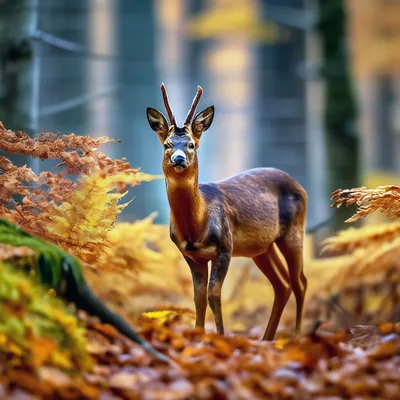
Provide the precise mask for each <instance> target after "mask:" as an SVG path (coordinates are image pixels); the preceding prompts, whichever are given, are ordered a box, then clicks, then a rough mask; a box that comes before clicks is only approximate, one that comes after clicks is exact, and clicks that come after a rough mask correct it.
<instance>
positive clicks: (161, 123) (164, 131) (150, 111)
mask: <svg viewBox="0 0 400 400" xmlns="http://www.w3.org/2000/svg"><path fill="white" fill-rule="evenodd" d="M147 119H148V121H149V124H150V127H151V129H153V131H154V132H156V133H157V134H158V136H159V137H160V140H161V141H162V142H164V140H165V139H166V137H167V135H168V122H167V120H166V119H165V117H164V115H162V114H161V113H160V111H157V110H156V109H155V108H151V107H147Z"/></svg>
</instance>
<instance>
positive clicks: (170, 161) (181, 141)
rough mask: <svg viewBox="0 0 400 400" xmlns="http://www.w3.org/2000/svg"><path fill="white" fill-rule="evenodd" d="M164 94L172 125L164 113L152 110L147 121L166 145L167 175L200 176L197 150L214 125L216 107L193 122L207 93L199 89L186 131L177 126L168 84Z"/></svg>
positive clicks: (187, 119) (164, 167)
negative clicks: (195, 174)
mask: <svg viewBox="0 0 400 400" xmlns="http://www.w3.org/2000/svg"><path fill="white" fill-rule="evenodd" d="M161 92H162V95H163V99H164V104H165V108H166V110H167V113H168V117H169V121H170V124H168V122H167V120H166V118H165V117H164V115H163V114H162V113H161V112H160V111H158V110H156V109H154V108H150V107H148V108H147V119H148V121H149V124H150V127H151V129H152V130H153V131H154V132H156V133H157V135H158V137H159V139H160V141H161V143H162V144H163V145H164V157H163V171H164V174H165V175H166V176H167V175H171V174H174V175H176V174H183V175H187V174H193V173H196V172H197V168H198V166H197V149H198V148H199V145H200V138H201V135H202V134H203V132H205V131H206V130H207V129H208V128H209V127H210V126H211V123H212V121H213V118H214V106H210V107H208V108H206V109H205V110H203V111H201V112H200V113H198V114H197V115H196V116H195V117H194V118H193V116H194V114H195V112H196V109H197V106H198V104H199V102H200V97H201V95H202V93H203V89H202V88H201V87H200V86H198V87H197V94H196V96H195V97H194V99H193V103H192V106H191V108H190V110H189V113H188V115H187V117H186V120H185V122H184V124H183V127H182V128H180V127H178V126H177V124H176V121H175V117H174V113H173V112H172V109H171V106H170V104H169V101H168V95H167V90H166V88H165V86H164V84H162V85H161Z"/></svg>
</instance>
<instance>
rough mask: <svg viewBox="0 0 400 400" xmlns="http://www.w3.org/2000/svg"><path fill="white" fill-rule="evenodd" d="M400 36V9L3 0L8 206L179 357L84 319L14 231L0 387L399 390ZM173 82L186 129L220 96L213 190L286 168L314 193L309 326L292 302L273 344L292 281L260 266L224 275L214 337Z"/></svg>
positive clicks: (1, 110) (1, 75) (195, 392)
mask: <svg viewBox="0 0 400 400" xmlns="http://www.w3.org/2000/svg"><path fill="white" fill-rule="evenodd" d="M399 27H400V3H399V2H396V1H389V0H347V1H344V0H285V1H282V0H214V1H206V0H190V1H186V0H152V1H147V0H139V1H136V0H135V1H127V0H126V1H124V0H120V1H115V2H114V1H107V0H85V1H82V0H65V1H64V0H58V1H50V0H13V1H11V0H10V1H7V0H0V59H1V63H0V121H1V124H0V217H1V218H4V219H6V220H8V221H11V222H13V223H16V224H18V225H19V226H21V227H22V228H23V229H24V230H25V231H26V232H29V233H30V234H33V235H35V236H37V237H38V238H40V239H41V240H44V241H47V242H50V243H53V244H55V245H57V246H58V247H59V248H60V249H62V250H63V251H66V252H68V253H69V254H71V255H72V256H74V257H75V258H76V259H77V260H79V262H80V263H81V264H82V269H83V273H84V276H85V278H86V280H87V282H88V284H89V285H90V286H91V287H92V289H93V290H94V291H95V293H96V294H97V295H98V296H99V298H101V299H102V300H103V301H104V302H106V303H107V304H108V305H109V306H110V307H111V308H112V309H113V310H114V311H116V312H118V313H119V314H120V315H122V316H124V318H126V319H127V320H129V321H130V322H131V323H132V324H133V326H135V329H136V330H137V332H138V333H140V334H141V335H142V336H143V337H145V338H146V339H147V340H148V341H149V342H150V343H151V344H152V345H153V346H154V347H155V348H156V349H157V350H159V351H160V352H162V353H164V354H166V355H168V356H170V357H171V358H173V359H174V360H175V361H176V362H177V364H178V365H179V368H178V369H174V368H172V367H168V366H165V365H162V364H161V363H159V362H158V361H156V360H154V359H152V357H151V356H150V355H149V354H147V353H146V352H145V351H143V350H142V349H141V348H140V347H139V346H137V345H134V344H132V343H131V342H130V341H129V340H127V339H126V338H124V337H122V336H121V335H119V334H118V333H117V331H116V330H115V329H113V328H112V327H111V326H110V325H106V324H101V323H99V321H98V320H96V318H92V317H90V316H88V315H87V314H85V313H83V312H78V313H77V314H76V313H75V312H74V309H73V307H72V308H71V306H70V304H68V303H67V302H64V301H62V300H61V299H60V296H58V294H59V293H57V291H54V290H47V288H46V287H42V286H40V285H39V284H38V283H37V280H36V277H35V276H34V275H35V273H33V272H32V270H35V267H36V266H37V265H39V264H38V263H39V260H40V257H39V256H38V254H39V253H38V251H37V249H35V248H31V247H29V246H27V245H23V244H22V243H20V244H18V245H16V244H15V243H16V242H15V241H14V244H10V243H9V241H8V239H7V240H6V239H5V233H4V231H2V230H1V229H0V259H1V260H2V264H1V268H0V275H1V277H0V308H1V313H0V314H1V316H0V393H1V395H0V397H2V398H15V399H19V398H21V399H22V398H23V399H25V398H27V399H29V398H62V399H64V398H65V399H70V398H88V399H92V398H93V399H94V398H102V399H118V398H129V399H130V398H132V399H137V398H144V399H187V398H188V399H189V398H190V399H192V398H199V399H200V398H201V399H209V398H222V399H224V398H229V399H244V398H287V399H290V398H296V399H308V398H320V399H324V398H325V399H328V398H330V399H336V398H337V399H340V398H346V399H347V398H349V399H350V398H388V399H391V398H393V399H395V398H397V397H396V396H398V392H399V389H400V387H399V382H400V376H399V372H398V371H400V364H399V355H400V272H399V261H398V259H399V257H398V255H399V253H400V236H399V234H400V224H399V222H397V221H396V220H395V219H396V218H398V216H399V214H400V205H399V203H398V201H399V196H400V188H399V187H398V186H396V185H397V184H398V172H399V170H400V148H399V146H400V141H399V139H398V133H399V131H400V123H399V121H400V120H399V118H398V116H397V114H398V112H397V111H398V108H399V104H400V103H399V101H400V86H399V79H398V73H399V71H400V58H399V57H400V56H399V53H398V51H397V49H398V48H399V40H400V28H399ZM161 82H164V83H165V84H166V86H167V88H168V93H169V97H170V101H171V104H172V105H173V108H174V112H175V115H176V117H177V119H178V121H179V122H181V121H183V118H184V116H185V115H186V112H187V110H188V107H189V105H190V103H191V101H192V98H193V95H194V93H195V89H196V87H197V85H199V84H200V85H201V86H202V87H203V90H204V94H203V98H202V105H203V106H204V107H206V106H208V105H211V104H215V107H216V115H215V120H214V123H213V126H212V128H211V129H210V132H207V134H206V135H205V136H204V138H203V139H202V146H201V149H200V150H199V165H200V180H201V181H212V180H218V179H221V178H223V177H226V176H229V175H232V174H235V173H237V172H240V171H242V170H245V169H248V168H254V167H264V166H273V167H276V168H280V169H282V170H284V171H286V172H288V173H289V174H291V175H292V176H293V177H294V178H296V179H297V180H298V181H299V182H300V183H301V184H302V185H303V186H304V187H305V188H306V190H307V193H308V197H309V211H308V215H307V226H308V227H311V228H312V227H314V226H316V228H315V229H309V230H308V234H307V238H306V243H305V273H306V275H307V277H308V280H309V289H308V293H307V301H306V313H305V317H304V323H303V333H302V336H300V337H296V336H295V334H294V316H295V307H294V299H293V298H291V299H290V300H289V306H288V307H287V309H286V310H285V312H284V315H283V318H282V320H281V324H280V327H279V330H278V336H277V340H276V341H275V342H273V343H260V342H259V341H258V339H259V338H260V336H261V335H262V333H263V331H264V329H265V325H266V323H267V320H268V316H269V313H270V309H271V305H272V302H273V291H272V287H271V285H270V284H269V283H268V281H267V280H266V279H265V277H264V276H263V275H262V274H261V272H259V271H258V269H257V268H255V266H254V264H253V262H252V261H251V260H248V259H234V260H233V261H232V262H231V267H230V270H229V273H228V277H227V279H226V283H225V285H224V290H223V302H224V308H223V312H224V318H225V321H226V327H227V331H228V332H227V335H226V336H225V337H220V336H218V335H216V334H215V333H213V332H214V331H215V327H214V323H213V319H212V317H211V313H208V314H207V315H208V319H207V325H206V331H207V333H204V332H200V331H199V330H196V329H193V324H194V305H193V287H192V279H191V276H190V271H189V269H188V267H187V265H186V263H185V261H184V260H183V259H182V256H181V255H180V253H179V252H178V251H177V250H176V248H175V246H174V245H173V244H172V242H171V240H170V238H169V230H168V225H167V224H168V221H169V206H168V202H167V197H166V193H165V184H164V181H163V179H162V178H163V177H162V175H161V174H162V170H161V159H162V146H160V144H159V142H158V138H157V137H156V135H155V134H154V133H153V132H151V129H150V127H149V126H148V122H147V119H146V114H145V111H146V107H148V106H151V107H155V108H158V109H160V110H164V106H163V103H162V97H161V92H160V83H161ZM340 189H341V190H340ZM347 189H349V190H347ZM332 193H333V197H332ZM331 197H332V198H331ZM331 206H341V207H339V208H337V207H335V208H331ZM347 206H348V207H347ZM370 214H372V215H370ZM364 217H366V218H364ZM321 222H323V224H320V223H321ZM349 224H350V225H349ZM2 235H3V236H2ZM2 238H3V239H2ZM21 244H22V245H21ZM26 267H28V269H29V270H30V271H31V273H30V274H25V273H22V272H21V270H23V269H26ZM357 396H358V397H357Z"/></svg>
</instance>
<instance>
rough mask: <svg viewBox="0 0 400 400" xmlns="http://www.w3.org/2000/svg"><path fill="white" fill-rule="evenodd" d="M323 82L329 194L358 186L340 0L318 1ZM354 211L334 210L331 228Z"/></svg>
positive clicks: (354, 110) (340, 225)
mask: <svg viewBox="0 0 400 400" xmlns="http://www.w3.org/2000/svg"><path fill="white" fill-rule="evenodd" d="M318 4H319V23H318V27H317V28H318V32H319V34H320V38H321V43H322V51H323V67H322V76H323V78H324V79H325V86H326V92H325V113H324V120H325V121H324V123H325V129H326V134H327V140H326V145H327V157H328V160H327V168H328V171H327V176H328V185H327V188H328V190H329V194H330V193H332V192H333V191H334V190H336V189H339V188H343V189H345V188H353V187H357V186H360V176H359V173H360V171H359V154H358V152H359V146H358V132H357V131H356V118H357V107H356V101H355V96H354V93H353V87H352V79H351V74H350V71H349V65H348V64H349V60H348V51H347V25H346V10H345V6H344V1H343V0H318ZM353 212H354V209H352V208H350V209H346V208H341V209H339V210H334V214H335V218H334V223H333V226H332V228H333V229H335V230H337V229H343V228H344V227H345V224H344V221H345V220H346V219H347V218H348V217H349V216H350V215H351V214H353Z"/></svg>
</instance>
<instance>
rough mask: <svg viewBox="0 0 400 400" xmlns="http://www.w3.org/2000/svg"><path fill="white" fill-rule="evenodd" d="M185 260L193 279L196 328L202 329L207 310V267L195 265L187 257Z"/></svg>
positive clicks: (205, 265)
mask: <svg viewBox="0 0 400 400" xmlns="http://www.w3.org/2000/svg"><path fill="white" fill-rule="evenodd" d="M185 260H186V262H187V263H188V264H189V267H190V272H191V273H192V279H193V288H194V304H195V307H196V328H203V329H204V324H205V320H206V309H207V281H208V266H207V263H205V264H196V263H195V262H194V261H193V260H192V259H190V258H189V257H185Z"/></svg>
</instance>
